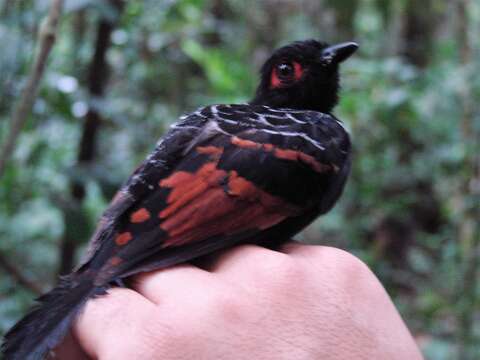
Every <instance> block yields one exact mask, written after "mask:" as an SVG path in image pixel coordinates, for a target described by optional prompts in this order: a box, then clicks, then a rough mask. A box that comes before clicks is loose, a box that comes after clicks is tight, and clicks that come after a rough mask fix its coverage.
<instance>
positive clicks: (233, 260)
mask: <svg viewBox="0 0 480 360" xmlns="http://www.w3.org/2000/svg"><path fill="white" fill-rule="evenodd" d="M130 287H131V289H127V288H114V289H111V290H109V294H108V295H107V296H103V297H99V298H97V299H94V300H90V301H89V302H88V304H87V306H86V308H85V310H84V311H83V312H82V314H81V315H80V317H79V319H78V320H77V321H76V324H75V326H74V329H73V335H72V334H70V335H69V336H68V338H67V339H66V340H65V341H64V343H63V344H62V345H61V346H60V347H59V349H58V350H57V352H56V358H57V359H69V360H77V359H88V358H93V359H101V360H110V359H115V360H122V359H161V360H186V359H199V360H202V359H205V360H207V359H208V360H210V359H229V360H232V359H233V360H237V359H238V360H241V359H248V360H251V359H279V360H282V359H285V360H287V359H288V360H292V359H295V360H302V359H324V360H330V359H331V360H333V359H384V360H385V359H399V360H400V359H401V360H404V359H410V360H415V359H422V356H421V354H420V352H419V350H418V348H417V346H416V344H415V342H414V340H413V338H412V336H411V335H410V333H409V331H408V329H407V327H406V326H405V324H404V322H403V321H402V319H401V318H400V315H399V314H398V312H397V310H396V309H395V307H394V305H393V304H392V302H391V300H390V298H389V296H388V295H387V293H386V292H385V290H384V288H383V287H382V285H381V284H380V283H379V281H378V280H377V278H376V277H375V275H373V273H372V272H371V271H370V270H369V269H368V267H367V266H366V265H365V264H364V263H363V262H361V261H360V260H359V259H357V258H356V257H354V256H353V255H350V254H349V253H347V252H345V251H342V250H338V249H335V248H331V247H324V246H308V245H301V244H298V243H293V242H290V243H288V244H286V245H284V246H283V247H282V248H281V249H280V250H279V251H273V250H268V249H265V248H262V247H258V246H253V245H242V246H238V247H235V248H233V249H229V250H227V251H224V252H223V253H221V254H218V255H215V256H214V257H210V258H208V259H207V260H204V261H202V263H201V264H196V265H190V264H188V265H180V266H175V267H172V268H169V269H164V270H159V271H154V272H151V273H146V274H142V275H139V276H137V277H135V278H134V279H132V281H131V283H130Z"/></svg>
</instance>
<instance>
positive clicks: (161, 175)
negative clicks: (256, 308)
mask: <svg viewBox="0 0 480 360" xmlns="http://www.w3.org/2000/svg"><path fill="white" fill-rule="evenodd" d="M356 49H357V45H356V44H355V43H352V42H348V43H342V44H338V45H334V46H329V45H328V44H326V43H323V42H319V41H315V40H307V41H299V42H295V43H292V44H290V45H287V46H285V47H282V48H280V49H278V50H276V51H275V52H274V53H273V55H272V56H271V57H270V58H269V59H268V61H267V62H266V63H265V64H264V65H263V67H262V69H261V80H260V84H259V86H258V89H257V92H256V95H255V97H254V99H253V100H252V101H251V102H250V103H247V104H234V105H211V106H207V107H204V108H200V109H198V110H197V111H195V112H193V113H191V114H188V115H186V116H183V117H181V118H180V120H179V121H178V122H177V123H176V124H174V125H172V127H171V129H170V130H169V131H168V133H167V134H166V135H165V136H164V137H163V138H162V139H160V141H159V142H158V144H157V145H156V148H155V150H154V151H153V152H152V153H151V154H150V155H149V156H148V157H147V158H146V160H145V161H144V162H143V163H142V164H141V165H140V167H138V169H137V170H135V172H134V173H133V174H132V176H131V177H130V178H129V179H128V180H127V182H126V183H125V184H124V185H123V187H122V188H121V189H120V190H119V192H118V193H117V195H116V196H115V197H114V199H113V200H112V202H111V204H110V206H109V207H108V209H107V210H106V211H105V213H104V215H103V217H102V218H101V220H100V222H99V225H98V228H97V230H96V232H95V234H94V235H93V237H92V239H91V241H90V247H89V249H88V251H87V256H86V259H85V260H84V261H83V263H82V264H80V266H79V267H78V268H77V269H76V270H74V271H73V272H72V273H71V274H70V275H68V276H66V277H64V278H62V279H61V280H60V281H59V284H58V285H57V286H56V287H55V288H54V289H53V290H51V291H50V292H48V293H47V294H45V295H43V296H41V297H40V298H39V299H38V304H37V305H36V307H34V308H33V309H32V310H31V311H30V312H29V313H28V314H27V315H26V316H25V317H24V318H23V319H21V320H20V321H19V322H18V323H17V324H16V325H15V326H14V327H13V328H12V329H11V330H10V331H9V332H8V333H7V334H6V335H5V338H4V342H3V345H2V352H3V355H4V358H5V359H7V360H36V359H41V358H43V356H45V355H46V354H47V353H48V352H49V350H51V349H52V348H54V347H55V346H56V345H57V344H58V343H59V342H60V341H61V340H62V338H63V337H64V336H65V334H66V333H67V331H68V330H69V328H70V326H71V324H72V321H73V320H74V319H75V317H76V316H77V315H78V313H79V312H80V311H81V309H82V308H83V306H84V305H85V303H86V301H87V300H88V299H90V298H93V297H96V296H101V295H104V294H105V293H106V292H107V289H108V288H110V287H112V286H116V285H115V284H119V283H122V281H121V280H122V279H125V278H126V277H129V276H131V275H133V274H137V273H140V272H144V271H150V270H153V269H161V268H165V267H168V266H172V265H175V264H179V263H182V262H185V261H190V260H192V259H195V258H198V257H200V256H202V255H205V254H208V253H211V252H213V251H216V250H219V249H223V248H226V247H230V246H233V245H235V244H238V243H255V244H259V245H267V242H270V241H272V240H274V241H275V242H276V243H281V242H282V241H286V240H288V239H290V238H291V237H292V236H293V235H295V234H296V233H297V232H299V231H300V230H302V229H303V228H304V227H305V226H307V225H308V224H310V223H311V222H312V221H313V220H314V219H315V218H316V217H318V216H319V215H321V214H324V213H326V212H327V211H328V210H330V209H331V208H332V206H333V205H334V204H335V202H336V201H337V199H338V197H339V196H340V194H341V192H342V190H343V187H344V185H345V181H346V179H347V176H348V173H349V170H350V159H351V151H350V140H349V136H348V134H347V132H346V131H345V129H344V127H343V126H342V123H341V122H340V121H339V120H338V119H337V118H335V116H333V115H332V114H331V111H332V109H333V108H334V106H335V105H336V103H337V101H338V91H339V74H338V67H339V63H340V62H342V61H343V60H345V59H347V58H348V57H349V56H350V55H352V54H353V53H354V52H355V50H356ZM270 245H271V244H270Z"/></svg>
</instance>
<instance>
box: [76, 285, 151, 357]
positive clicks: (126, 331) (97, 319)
mask: <svg viewBox="0 0 480 360" xmlns="http://www.w3.org/2000/svg"><path fill="white" fill-rule="evenodd" d="M154 311H155V305H154V304H153V303H151V302H150V301H148V300H147V299H146V298H144V297H143V296H141V295H140V294H138V293H136V292H134V291H133V290H130V289H124V288H113V289H110V290H108V294H107V295H105V296H100V297H98V298H95V299H91V300H89V301H88V302H87V304H86V306H85V309H84V311H82V313H81V314H80V316H79V317H78V319H77V321H76V322H75V325H74V336H75V337H76V338H77V339H78V342H79V344H80V346H81V347H82V348H83V349H84V350H85V352H86V353H87V355H88V356H90V357H92V358H94V359H97V358H98V359H100V358H103V357H102V354H107V353H108V352H109V351H111V350H112V349H116V348H118V345H119V344H118V342H119V341H125V340H127V339H128V341H133V342H135V339H137V338H138V337H139V336H141V335H142V334H143V331H142V329H143V326H144V325H145V322H146V321H147V320H148V319H149V318H151V314H152V313H153V312H154Z"/></svg>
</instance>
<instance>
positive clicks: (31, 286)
mask: <svg viewBox="0 0 480 360" xmlns="http://www.w3.org/2000/svg"><path fill="white" fill-rule="evenodd" d="M0 267H1V268H3V269H4V270H5V271H6V272H7V273H9V274H10V275H11V276H12V277H13V278H14V279H15V280H16V281H17V282H18V283H19V284H20V285H22V286H23V287H25V288H27V289H28V290H30V291H31V292H33V293H34V294H36V295H41V294H42V292H43V289H42V288H41V286H39V285H38V284H37V283H35V282H33V281H31V280H29V279H28V278H27V277H26V276H25V275H23V274H22V273H21V272H20V270H19V269H17V268H16V267H15V266H14V265H13V264H11V263H10V262H9V261H8V260H7V258H6V257H5V256H4V255H3V254H1V253H0Z"/></svg>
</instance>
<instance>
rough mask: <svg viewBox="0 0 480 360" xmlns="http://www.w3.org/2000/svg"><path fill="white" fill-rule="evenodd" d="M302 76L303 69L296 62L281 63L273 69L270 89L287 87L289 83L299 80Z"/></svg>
mask: <svg viewBox="0 0 480 360" xmlns="http://www.w3.org/2000/svg"><path fill="white" fill-rule="evenodd" d="M302 74H303V68H302V66H301V65H300V64H299V63H298V62H296V61H293V62H282V63H280V64H278V65H277V66H275V67H274V69H273V71H272V76H271V79H270V85H271V87H272V88H276V87H283V86H288V85H289V84H290V83H293V82H294V81H297V80H300V78H301V77H302Z"/></svg>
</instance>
